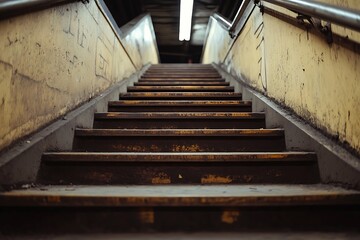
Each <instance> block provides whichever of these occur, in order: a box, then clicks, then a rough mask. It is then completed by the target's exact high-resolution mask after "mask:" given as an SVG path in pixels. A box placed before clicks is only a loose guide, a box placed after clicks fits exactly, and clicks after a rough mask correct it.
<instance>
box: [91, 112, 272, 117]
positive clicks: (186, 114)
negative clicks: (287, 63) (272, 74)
mask: <svg viewBox="0 0 360 240" xmlns="http://www.w3.org/2000/svg"><path fill="white" fill-rule="evenodd" d="M143 118H146V119H184V118H186V119H265V114H264V113H261V112H181V113H177V112H135V113H132V112H103V113H100V112H99V113H95V119H143Z"/></svg>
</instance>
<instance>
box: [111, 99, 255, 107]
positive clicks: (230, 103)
mask: <svg viewBox="0 0 360 240" xmlns="http://www.w3.org/2000/svg"><path fill="white" fill-rule="evenodd" d="M251 105H252V102H250V101H201V100H195V101H194V100H193V101H188V100H173V101H171V100H119V101H109V102H108V106H109V107H124V106H134V107H142V106H173V107H177V106H201V107H210V106H222V107H228V106H234V107H236V106H239V107H240V106H245V107H251Z"/></svg>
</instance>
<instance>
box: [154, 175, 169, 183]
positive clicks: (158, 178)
mask: <svg viewBox="0 0 360 240" xmlns="http://www.w3.org/2000/svg"><path fill="white" fill-rule="evenodd" d="M151 183H152V184H170V183H171V178H170V177H169V176H168V175H167V174H166V173H163V172H161V173H159V174H158V176H156V177H153V178H152V179H151Z"/></svg>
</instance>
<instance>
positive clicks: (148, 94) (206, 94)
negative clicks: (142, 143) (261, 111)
mask: <svg viewBox="0 0 360 240" xmlns="http://www.w3.org/2000/svg"><path fill="white" fill-rule="evenodd" d="M119 96H120V98H149V99H151V98H172V99H176V98H178V99H181V98H187V99H189V98H191V99H196V98H207V99H212V98H228V99H241V97H242V94H241V93H234V92H194V93H189V92H131V93H120V95H119Z"/></svg>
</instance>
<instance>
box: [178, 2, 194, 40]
mask: <svg viewBox="0 0 360 240" xmlns="http://www.w3.org/2000/svg"><path fill="white" fill-rule="evenodd" d="M193 5H194V0H181V2H180V28H179V29H180V31H179V40H180V41H183V40H185V41H189V40H190V34H191V19H192V12H193Z"/></svg>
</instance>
